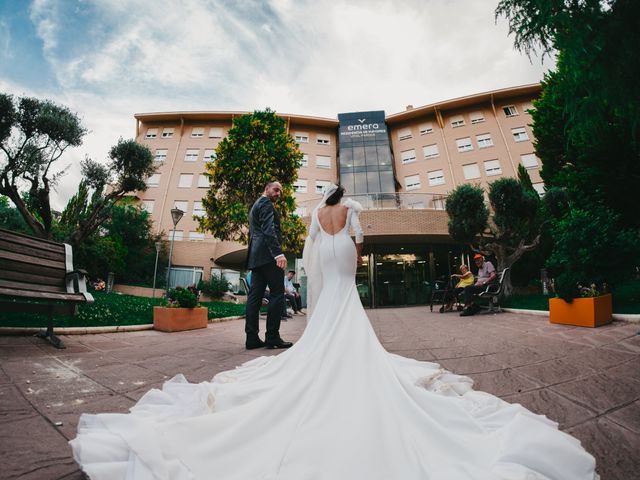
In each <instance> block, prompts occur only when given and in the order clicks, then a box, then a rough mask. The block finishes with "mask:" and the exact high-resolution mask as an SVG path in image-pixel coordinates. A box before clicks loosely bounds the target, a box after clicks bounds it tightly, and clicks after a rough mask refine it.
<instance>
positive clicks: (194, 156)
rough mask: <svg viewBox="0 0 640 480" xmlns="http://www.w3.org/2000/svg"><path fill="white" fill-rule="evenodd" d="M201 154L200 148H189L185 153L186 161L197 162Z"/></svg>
mask: <svg viewBox="0 0 640 480" xmlns="http://www.w3.org/2000/svg"><path fill="white" fill-rule="evenodd" d="M199 154H200V150H198V149H197V148H189V149H187V153H185V154H184V161H185V162H195V161H196V160H198V155H199Z"/></svg>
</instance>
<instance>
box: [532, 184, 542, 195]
mask: <svg viewBox="0 0 640 480" xmlns="http://www.w3.org/2000/svg"><path fill="white" fill-rule="evenodd" d="M533 189H534V190H535V191H536V192H538V195H540V196H543V195H544V182H538V183H534V184H533Z"/></svg>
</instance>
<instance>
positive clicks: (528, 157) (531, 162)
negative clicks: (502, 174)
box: [520, 153, 538, 170]
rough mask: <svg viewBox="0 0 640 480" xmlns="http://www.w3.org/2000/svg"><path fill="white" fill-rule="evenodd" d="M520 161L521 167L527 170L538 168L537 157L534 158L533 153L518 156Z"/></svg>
mask: <svg viewBox="0 0 640 480" xmlns="http://www.w3.org/2000/svg"><path fill="white" fill-rule="evenodd" d="M520 161H521V162H522V166H523V167H524V168H526V169H527V170H529V169H532V168H538V157H536V155H535V154H534V153H525V154H524V155H520Z"/></svg>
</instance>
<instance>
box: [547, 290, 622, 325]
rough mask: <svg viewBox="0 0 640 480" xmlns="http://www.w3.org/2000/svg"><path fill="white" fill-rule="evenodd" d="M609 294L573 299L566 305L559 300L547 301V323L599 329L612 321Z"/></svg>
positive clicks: (551, 299)
mask: <svg viewBox="0 0 640 480" xmlns="http://www.w3.org/2000/svg"><path fill="white" fill-rule="evenodd" d="M612 315H613V307H612V303H611V294H610V293H608V294H606V295H600V296H599V297H589V298H574V299H573V302H571V303H567V302H565V301H564V300H562V299H561V298H550V299H549V321H550V322H551V323H560V324H562V325H577V326H579V327H599V326H600V325H606V324H607V323H609V322H611V321H612V320H613V317H612Z"/></svg>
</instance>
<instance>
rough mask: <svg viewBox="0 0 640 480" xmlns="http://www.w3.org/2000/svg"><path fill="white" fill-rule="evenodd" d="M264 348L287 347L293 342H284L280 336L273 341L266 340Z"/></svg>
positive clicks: (291, 345)
mask: <svg viewBox="0 0 640 480" xmlns="http://www.w3.org/2000/svg"><path fill="white" fill-rule="evenodd" d="M264 346H265V347H266V348H271V349H275V348H289V347H293V343H291V342H285V341H284V340H282V339H281V338H280V339H278V340H276V341H275V342H266V343H265V345H264Z"/></svg>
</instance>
